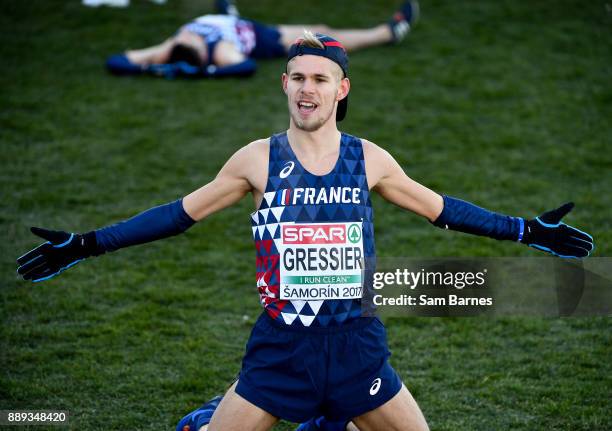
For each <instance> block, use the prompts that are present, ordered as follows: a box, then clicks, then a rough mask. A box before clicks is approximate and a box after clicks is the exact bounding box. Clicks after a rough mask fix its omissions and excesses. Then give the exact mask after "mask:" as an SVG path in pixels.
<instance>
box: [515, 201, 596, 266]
mask: <svg viewBox="0 0 612 431" xmlns="http://www.w3.org/2000/svg"><path fill="white" fill-rule="evenodd" d="M572 208H574V203H573V202H568V203H566V204H564V205H561V206H560V207H559V208H557V209H555V210H551V211H548V212H545V213H544V214H542V215H541V216H539V217H536V218H535V219H533V220H527V221H526V229H525V233H524V235H523V238H522V239H521V240H520V241H521V242H522V243H524V244H527V245H528V246H530V247H534V248H537V249H538V250H542V251H545V252H547V253H550V254H553V255H555V256H559V257H573V258H580V257H587V256H589V255H590V254H591V252H592V251H593V250H594V249H595V245H594V243H593V237H592V236H591V235H589V234H588V233H586V232H582V231H581V230H578V229H576V228H575V227H572V226H569V225H566V224H565V223H561V219H562V218H563V217H564V216H565V215H566V214H567V213H569V212H570V211H571V210H572Z"/></svg>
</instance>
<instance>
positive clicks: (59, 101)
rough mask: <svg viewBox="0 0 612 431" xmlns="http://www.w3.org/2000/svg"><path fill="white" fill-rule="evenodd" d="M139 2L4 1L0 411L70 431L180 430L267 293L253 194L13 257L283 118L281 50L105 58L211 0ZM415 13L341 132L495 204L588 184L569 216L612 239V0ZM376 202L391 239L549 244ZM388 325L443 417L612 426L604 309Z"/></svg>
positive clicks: (369, 4)
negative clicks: (577, 315) (69, 255)
mask: <svg viewBox="0 0 612 431" xmlns="http://www.w3.org/2000/svg"><path fill="white" fill-rule="evenodd" d="M133 3H135V4H133V5H132V6H131V7H130V8H129V9H125V10H114V9H108V8H101V9H88V8H84V7H82V6H81V5H80V3H79V2H78V1H29V2H23V1H15V0H11V1H4V2H3V6H2V9H3V12H2V14H0V29H1V30H0V32H1V39H0V40H1V42H0V47H1V48H0V50H1V51H0V52H1V55H2V64H3V67H2V70H1V72H0V91H1V93H0V94H1V98H0V100H1V102H0V103H1V106H2V109H1V110H0V144H1V146H2V151H1V153H0V162H1V169H0V181H1V193H2V194H1V196H0V197H1V198H2V199H1V202H2V204H1V205H0V223H2V234H1V236H0V239H1V241H0V250H1V255H0V256H1V259H0V269H1V273H2V274H3V275H2V278H1V279H0V284H1V286H0V304H1V308H0V316H1V319H2V329H1V337H0V339H1V344H0V364H1V366H0V369H1V372H0V409H9V408H11V409H15V408H38V409H65V410H69V411H70V412H71V414H72V419H71V426H70V428H71V429H79V430H98V429H105V430H109V429H117V430H125V429H173V427H174V424H175V423H176V420H177V419H178V418H179V417H181V416H182V415H183V414H184V413H185V412H187V411H189V410H190V409H192V408H193V407H195V406H196V405H198V404H199V403H201V402H202V401H203V400H204V399H207V398H209V397H211V396H213V395H215V394H217V393H220V392H222V391H224V389H225V388H226V386H227V385H228V384H229V382H230V381H231V380H232V378H233V377H234V376H235V375H236V373H237V372H238V371H239V367H240V358H241V356H242V353H243V349H244V345H245V341H246V339H247V337H248V334H249V330H250V327H251V325H252V324H253V322H254V320H255V318H256V316H257V314H258V313H259V312H260V308H259V305H258V302H257V297H256V293H255V289H254V269H253V264H254V256H253V252H254V250H253V247H252V245H251V242H250V241H251V240H250V238H251V236H250V235H251V233H250V227H249V226H250V225H249V220H248V212H250V211H251V208H252V202H251V201H250V200H249V199H245V200H244V201H243V202H242V203H241V204H239V205H238V206H236V207H235V208H232V209H229V210H226V211H225V212H223V213H221V214H217V215H214V216H212V217H211V218H210V219H209V220H207V221H205V222H203V223H201V224H200V225H198V226H196V227H194V228H193V229H192V230H191V231H189V232H188V233H187V234H186V235H183V236H181V237H178V238H173V239H170V240H167V241H163V242H160V243H155V244H150V245H147V246H142V247H135V248H133V249H127V250H123V251H121V252H119V253H117V254H114V255H109V256H104V257H102V258H99V259H95V260H92V261H89V262H86V263H82V264H80V265H78V266H77V267H75V268H74V269H72V270H71V271H69V272H68V273H66V274H64V275H62V276H61V277H58V278H56V279H53V280H51V281H49V282H46V283H42V284H36V285H31V284H28V283H24V282H22V281H20V280H18V278H17V277H16V276H15V274H14V270H15V263H14V259H15V258H16V257H17V256H18V255H19V254H20V253H22V252H24V251H26V250H28V249H29V248H31V247H32V246H34V245H35V244H36V243H37V241H36V239H35V238H33V237H32V236H31V235H30V234H29V232H28V229H27V228H28V227H29V226H32V225H40V226H45V227H50V228H57V229H66V230H74V231H87V230H90V229H93V228H96V227H99V226H102V225H105V224H108V223H110V222H113V221H117V220H120V219H122V218H125V217H128V216H130V215H132V214H134V213H137V212H139V211H141V210H143V209H146V208H149V207H151V206H153V205H155V204H159V203H164V202H168V201H170V200H173V199H176V198H177V197H180V196H182V195H184V194H186V193H187V192H189V191H191V190H192V189H195V188H197V187H199V186H200V185H202V184H204V183H206V182H207V181H209V180H210V179H211V178H212V177H213V176H214V175H215V173H216V172H217V170H218V169H219V168H220V167H221V166H222V164H223V162H224V161H225V160H226V159H227V158H228V157H229V156H230V155H231V154H232V152H233V151H235V150H236V149H238V148H239V147H240V146H242V145H244V144H246V143H248V142H250V141H252V140H254V139H257V138H260V137H265V136H269V135H270V134H272V133H274V132H277V131H279V130H282V129H283V128H285V127H287V124H288V120H287V113H286V105H285V104H286V101H285V98H284V96H283V94H282V92H281V90H280V86H279V74H280V73H281V71H282V70H283V68H284V62H283V61H282V60H278V61H270V62H267V63H260V65H259V71H258V74H257V75H256V76H255V77H254V78H252V79H249V80H233V79H230V80H222V81H221V80H220V81H197V82H196V81H180V82H170V81H165V80H162V79H152V78H140V79H118V78H115V77H112V76H109V75H108V74H106V73H105V72H104V70H103V67H102V65H103V60H104V58H105V57H106V56H107V55H109V54H111V53H113V52H118V51H121V50H123V49H125V48H126V47H141V46H146V45H148V44H152V43H157V42H159V41H160V40H161V39H162V38H164V37H166V36H167V35H169V34H171V33H172V32H173V31H174V30H175V29H176V28H177V27H178V26H179V25H180V24H182V23H183V22H185V21H186V20H188V19H190V18H192V17H194V16H196V15H198V14H201V13H206V12H208V11H210V10H211V8H210V6H211V5H210V4H209V2H197V1H192V2H188V1H180V0H173V1H170V2H169V3H168V4H167V5H166V6H156V5H153V4H151V3H149V2H140V1H137V0H134V1H133ZM210 3H212V2H210ZM397 3H398V2H396V1H392V0H385V1H382V0H381V1H362V0H359V1H350V0H342V1H340V0H339V1H335V2H326V1H323V0H311V1H309V2H303V3H300V4H297V3H295V2H289V1H281V2H279V1H272V0H261V1H258V2H243V4H241V9H242V12H243V14H245V15H247V16H249V17H252V18H255V19H259V20H262V21H266V22H286V23H294V24H298V23H302V22H321V21H324V22H326V23H328V24H330V25H333V26H367V25H373V24H376V23H378V22H381V21H384V20H386V19H387V18H388V16H389V15H390V13H391V11H392V10H393V9H394V7H395V5H396V4H397ZM422 8H423V17H422V21H421V22H420V23H419V25H418V27H417V28H416V29H415V31H414V33H413V34H412V35H411V36H410V37H409V38H408V39H407V40H406V41H405V42H404V43H403V44H402V45H401V46H396V47H393V46H389V47H381V48H377V49H370V50H367V51H363V52H360V53H356V54H354V55H353V56H352V57H351V80H352V84H353V89H352V92H351V99H350V108H349V114H348V117H347V120H345V122H343V123H342V129H343V130H345V131H347V132H349V133H352V134H355V135H359V136H363V137H366V138H368V139H370V140H372V141H374V142H376V143H378V144H380V145H382V146H383V147H385V148H387V149H388V150H389V151H390V152H391V153H392V154H394V155H395V156H396V158H397V159H398V161H399V162H400V163H401V164H402V166H404V168H405V169H406V171H407V172H408V174H409V175H410V176H412V177H413V178H415V179H416V180H418V181H420V182H422V183H424V184H426V185H428V186H430V187H432V188H433V189H435V190H437V191H439V192H442V193H448V194H451V195H455V196H459V197H462V198H465V199H468V200H471V201H474V202H476V203H478V204H481V205H484V206H486V207H488V208H491V209H494V210H497V211H500V212H505V213H510V214H513V215H520V216H525V217H532V216H534V215H537V214H538V213H540V212H542V211H544V210H546V209H550V208H553V207H555V206H556V205H558V204H560V203H562V202H565V201H567V200H573V201H575V202H576V209H575V210H574V212H573V213H572V214H570V215H569V216H568V218H567V220H568V222H569V223H572V224H575V225H578V226H581V227H583V228H584V229H585V230H587V231H589V232H591V233H593V235H594V236H595V239H596V242H597V247H598V248H597V251H596V255H597V256H610V255H611V252H612V246H611V244H612V226H611V223H612V222H611V220H610V208H611V207H612V196H611V193H610V190H611V186H612V145H611V144H612V142H611V141H612V138H611V137H612V122H611V121H610V119H611V118H612V84H611V83H610V82H611V81H610V77H611V76H612V60H611V59H612V31H611V30H612V13H611V12H610V5H609V4H608V3H607V2H604V1H603V0H601V1H599V0H598V1H591V2H578V1H573V2H571V1H539V2H516V1H504V2H494V1H485V0H482V1H470V2H447V1H441V0H437V1H423V5H422ZM323 13H324V15H323ZM374 205H375V207H376V240H377V245H378V253H379V255H381V256H423V257H431V256H531V255H534V256H535V255H537V253H536V252H534V251H533V250H530V249H527V248H526V247H521V246H519V245H515V244H510V243H502V242H497V241H491V240H487V239H483V238H477V237H470V236H467V235H461V234H456V233H449V232H443V231H440V230H437V229H433V228H432V227H430V226H429V225H428V223H426V222H423V221H422V220H421V219H419V218H418V217H415V216H413V215H409V214H406V213H405V212H403V211H400V210H398V209H397V208H394V207H392V206H390V205H388V204H386V203H384V202H382V201H381V200H380V199H375V200H374ZM244 316H246V317H244ZM243 317H244V318H243ZM387 326H388V332H389V343H390V345H391V349H392V351H393V353H394V355H393V357H392V364H393V365H394V367H395V368H396V369H397V370H398V371H399V372H400V374H401V375H402V377H403V379H404V380H405V382H406V384H407V385H408V387H409V388H410V390H411V391H412V392H413V393H414V395H415V397H416V399H417V400H418V401H419V403H420V405H421V407H422V409H423V411H424V413H425V415H426V417H427V418H428V420H429V422H430V425H431V427H432V429H434V430H476V429H477V430H485V429H486V430H492V429H495V430H498V429H499V430H501V429H516V430H519V429H520V430H604V429H612V420H611V419H610V410H611V407H612V405H611V403H610V393H611V390H612V380H611V377H610V376H611V375H612V367H611V365H610V356H611V353H612V352H611V349H610V345H611V344H612V339H611V338H612V337H611V335H610V333H611V331H610V330H611V325H610V323H609V319H607V318H590V319H546V320H544V319H519V318H514V319H496V320H492V319H476V318H474V319H459V318H455V319H443V318H435V319H434V318H410V319H394V320H391V321H388V322H387ZM37 429H43V428H37ZM277 429H279V430H288V429H291V426H290V425H288V424H281V425H279V426H278V427H277Z"/></svg>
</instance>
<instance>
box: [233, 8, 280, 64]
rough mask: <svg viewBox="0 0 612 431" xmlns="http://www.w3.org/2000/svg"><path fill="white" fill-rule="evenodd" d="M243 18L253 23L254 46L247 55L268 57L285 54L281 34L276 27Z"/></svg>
mask: <svg viewBox="0 0 612 431" xmlns="http://www.w3.org/2000/svg"><path fill="white" fill-rule="evenodd" d="M241 19H244V18H241ZM244 20H245V21H248V22H250V23H251V24H253V29H254V30H255V48H253V51H251V53H250V54H249V57H252V58H264V59H269V58H278V57H285V56H286V55H287V50H286V49H285V47H284V46H283V44H282V43H281V34H280V32H279V31H278V29H277V28H276V27H274V26H271V25H265V24H262V23H260V22H257V21H253V20H251V19H244Z"/></svg>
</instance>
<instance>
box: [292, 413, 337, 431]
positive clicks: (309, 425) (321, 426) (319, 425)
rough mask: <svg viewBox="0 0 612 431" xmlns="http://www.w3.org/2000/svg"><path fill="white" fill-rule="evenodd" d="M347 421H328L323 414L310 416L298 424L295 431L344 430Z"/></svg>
mask: <svg viewBox="0 0 612 431" xmlns="http://www.w3.org/2000/svg"><path fill="white" fill-rule="evenodd" d="M348 423H349V421H337V422H330V421H328V420H327V419H325V416H321V417H318V418H312V419H310V420H309V421H308V422H304V423H303V424H300V425H299V426H298V427H297V428H296V429H295V431H345V430H346V426H347V425H348Z"/></svg>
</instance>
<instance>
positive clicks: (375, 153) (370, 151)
mask: <svg viewBox="0 0 612 431" xmlns="http://www.w3.org/2000/svg"><path fill="white" fill-rule="evenodd" d="M361 142H362V143H363V157H364V158H365V160H366V163H369V162H370V161H372V162H374V163H378V162H382V161H384V160H387V159H388V158H389V157H391V154H389V152H388V151H387V150H385V149H384V148H382V147H380V146H378V145H376V144H375V143H374V142H372V141H368V140H367V139H362V140H361Z"/></svg>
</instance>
